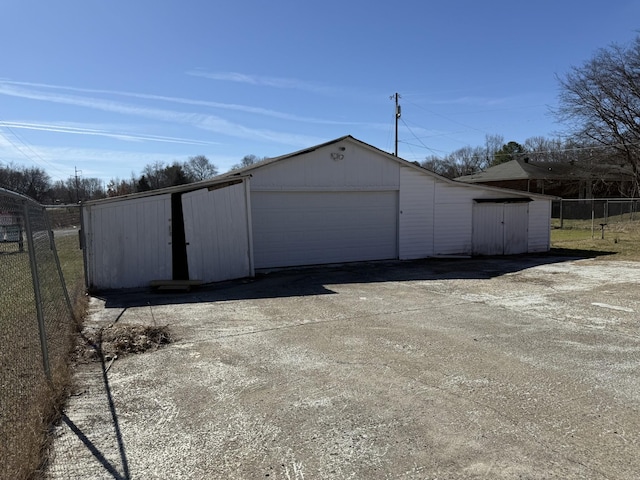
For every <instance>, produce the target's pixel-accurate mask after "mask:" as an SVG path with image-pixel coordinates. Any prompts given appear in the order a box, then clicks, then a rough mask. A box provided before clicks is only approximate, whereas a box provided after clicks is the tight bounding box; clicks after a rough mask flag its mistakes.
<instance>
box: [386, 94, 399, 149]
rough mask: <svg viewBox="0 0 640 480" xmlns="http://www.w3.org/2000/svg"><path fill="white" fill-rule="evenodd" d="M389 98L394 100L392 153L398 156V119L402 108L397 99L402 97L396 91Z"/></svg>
mask: <svg viewBox="0 0 640 480" xmlns="http://www.w3.org/2000/svg"><path fill="white" fill-rule="evenodd" d="M389 98H390V99H391V100H394V99H395V101H396V141H395V149H394V155H395V156H396V157H397V156H398V119H399V118H400V117H401V116H402V110H401V108H400V105H399V104H398V100H399V99H400V98H402V97H401V96H400V94H399V93H398V92H396V93H395V94H394V95H391V97H389Z"/></svg>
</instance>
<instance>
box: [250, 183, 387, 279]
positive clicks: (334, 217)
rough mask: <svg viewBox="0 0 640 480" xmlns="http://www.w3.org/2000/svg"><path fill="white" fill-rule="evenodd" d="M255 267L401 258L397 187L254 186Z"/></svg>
mask: <svg viewBox="0 0 640 480" xmlns="http://www.w3.org/2000/svg"><path fill="white" fill-rule="evenodd" d="M251 205H252V207H251V208H252V221H253V240H254V258H255V266H256V268H270V267H286V266H295V265H314V264H323V263H339V262H354V261H365V260H383V259H393V258H397V255H398V253H397V250H398V249H397V242H398V238H397V237H398V235H397V225H398V192H397V191H387V192H252V198H251Z"/></svg>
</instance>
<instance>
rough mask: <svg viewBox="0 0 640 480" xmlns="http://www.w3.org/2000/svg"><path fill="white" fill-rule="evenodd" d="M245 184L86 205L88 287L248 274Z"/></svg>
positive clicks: (220, 183) (210, 184)
mask: <svg viewBox="0 0 640 480" xmlns="http://www.w3.org/2000/svg"><path fill="white" fill-rule="evenodd" d="M248 180H249V179H248V177H237V178H233V179H222V180H220V179H218V180H211V181H205V182H199V183H193V184H190V185H183V186H180V187H172V188H167V189H162V190H156V191H152V192H145V193H141V194H134V195H125V196H122V197H114V198H111V199H106V200H96V201H91V202H87V203H85V204H84V205H83V208H82V229H83V244H84V245H83V248H84V257H85V270H86V278H87V285H88V286H89V288H90V289H92V290H106V289H116V288H134V287H146V286H148V285H149V284H150V282H152V281H154V280H162V281H165V280H199V281H202V282H216V281H222V280H228V279H232V278H241V277H247V276H251V275H253V263H252V258H253V256H252V253H251V247H252V244H251V217H250V209H249V182H248Z"/></svg>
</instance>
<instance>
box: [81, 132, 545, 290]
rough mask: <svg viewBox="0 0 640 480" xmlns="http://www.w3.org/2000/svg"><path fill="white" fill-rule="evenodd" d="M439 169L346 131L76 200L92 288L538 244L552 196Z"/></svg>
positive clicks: (529, 248)
mask: <svg viewBox="0 0 640 480" xmlns="http://www.w3.org/2000/svg"><path fill="white" fill-rule="evenodd" d="M553 198H554V197H549V196H545V195H539V194H531V193H527V192H520V191H511V190H504V189H500V188H495V187H487V186H480V185H473V184H465V183H460V182H456V181H453V180H449V179H447V178H444V177H441V176H439V175H437V174H435V173H433V172H430V171H428V170H425V169H423V168H421V167H419V166H417V165H415V164H413V163H410V162H407V161H405V160H402V159H400V158H398V157H395V156H394V155H391V154H389V153H386V152H384V151H382V150H379V149H377V148H375V147H373V146H371V145H368V144H366V143H364V142H361V141H359V140H357V139H355V138H353V137H351V136H346V137H341V138H338V139H336V140H333V141H331V142H327V143H324V144H322V145H318V146H315V147H311V148H308V149H305V150H301V151H298V152H295V153H291V154H289V155H284V156H281V157H277V158H272V159H268V160H265V161H263V162H260V163H257V164H255V165H252V166H249V167H246V168H244V169H241V170H238V171H235V172H229V173H227V174H224V175H221V176H219V177H217V178H216V179H214V180H212V181H210V182H208V183H207V182H204V183H200V184H193V185H187V186H184V187H181V188H180V189H174V190H171V189H169V190H163V191H157V192H152V193H150V194H145V195H134V196H131V197H121V198H115V199H108V200H103V201H96V202H89V203H87V204H86V205H85V206H84V209H83V212H84V216H85V218H84V221H83V227H84V229H85V242H86V245H87V248H86V252H85V256H86V258H87V278H88V279H89V281H90V286H92V287H93V288H97V289H102V288H123V287H132V286H144V285H147V284H148V283H149V281H151V280H152V279H156V278H174V279H175V278H186V279H197V280H201V281H204V282H213V281H219V280H226V279H230V278H239V277H243V276H250V275H253V272H254V268H255V269H268V268H279V267H291V266H302V265H317V264H329V263H342V262H355V261H368V260H391V259H417V258H426V257H437V256H450V255H472V254H473V255H503V254H515V253H527V252H544V251H547V250H549V247H550V217H551V200H553Z"/></svg>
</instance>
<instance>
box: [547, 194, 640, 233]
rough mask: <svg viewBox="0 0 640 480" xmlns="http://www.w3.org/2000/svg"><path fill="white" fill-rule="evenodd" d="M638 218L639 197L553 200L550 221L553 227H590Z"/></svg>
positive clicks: (593, 228) (639, 212) (632, 220)
mask: <svg viewBox="0 0 640 480" xmlns="http://www.w3.org/2000/svg"><path fill="white" fill-rule="evenodd" d="M638 220H640V198H591V199H584V200H581V199H562V200H554V201H553V205H552V210H551V223H552V226H553V227H555V228H591V229H592V230H599V229H600V228H601V226H602V225H611V224H623V223H625V222H635V221H638Z"/></svg>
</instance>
